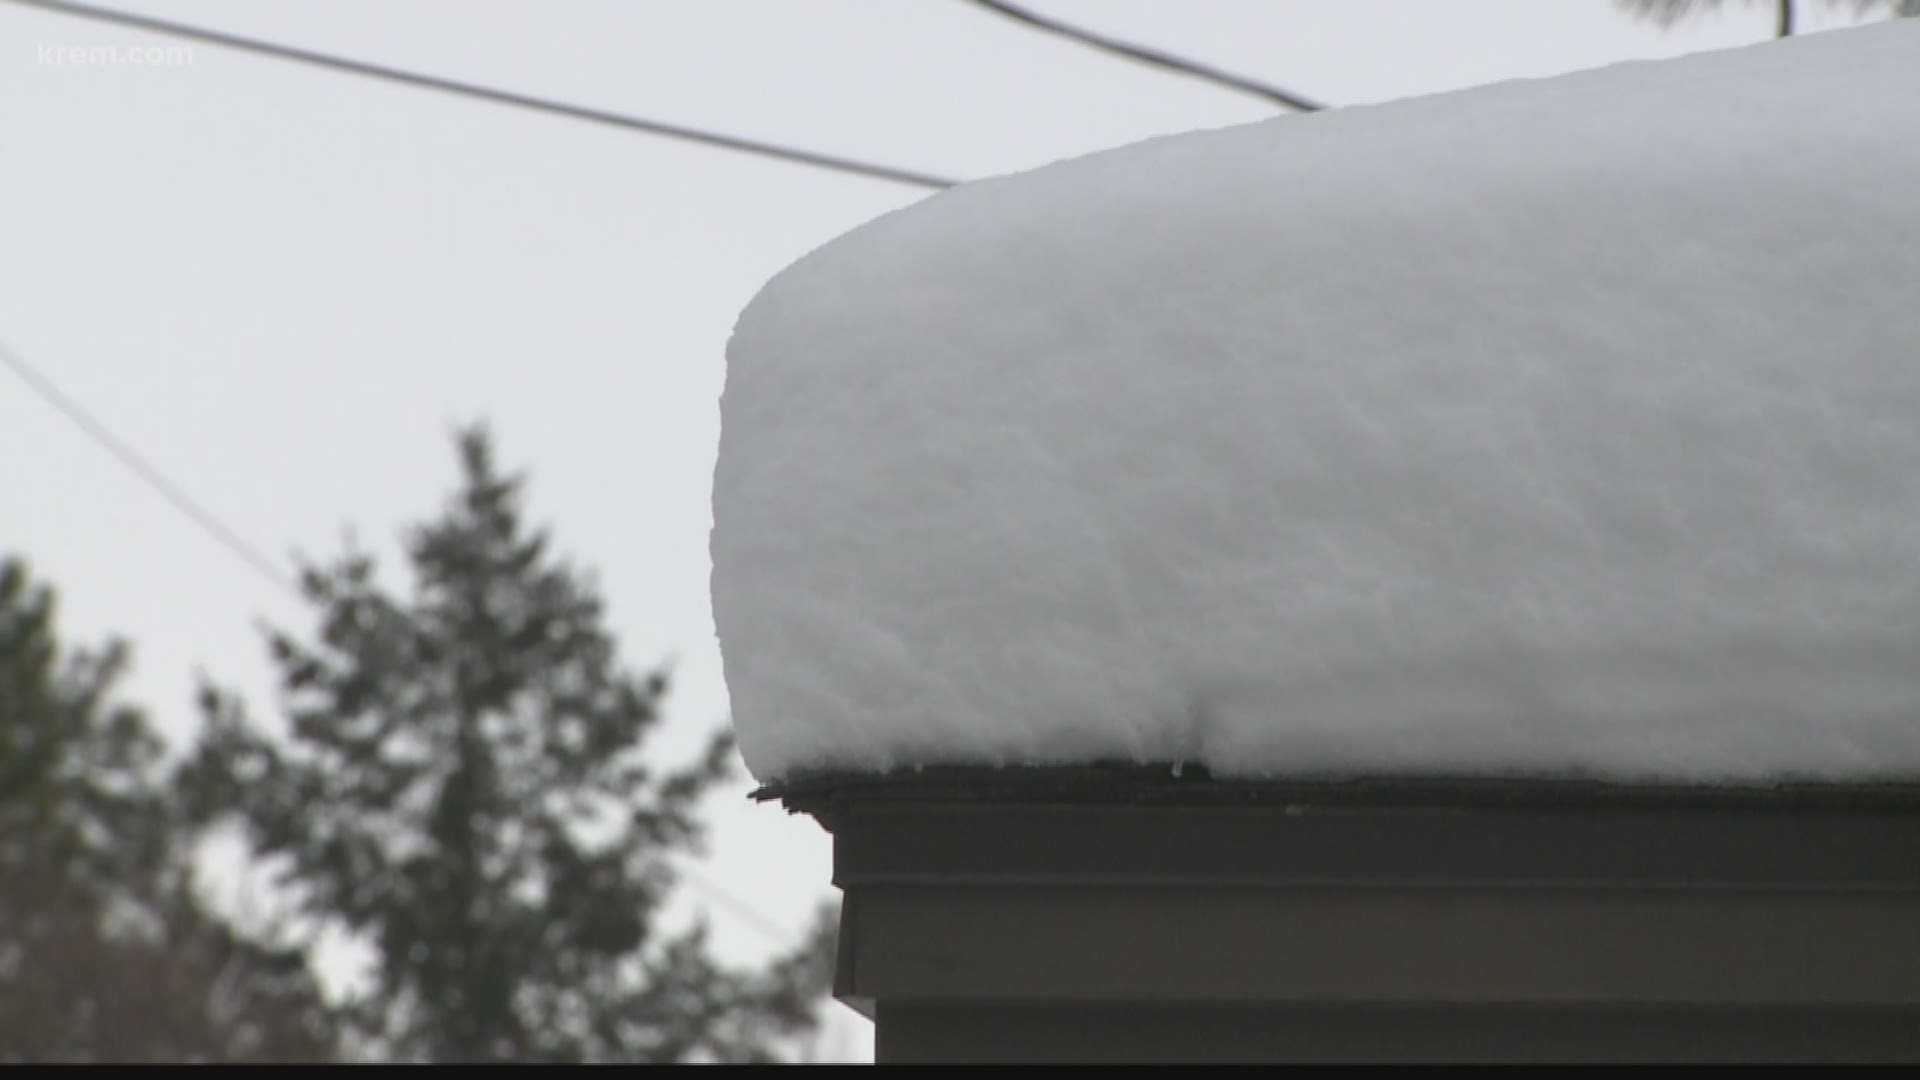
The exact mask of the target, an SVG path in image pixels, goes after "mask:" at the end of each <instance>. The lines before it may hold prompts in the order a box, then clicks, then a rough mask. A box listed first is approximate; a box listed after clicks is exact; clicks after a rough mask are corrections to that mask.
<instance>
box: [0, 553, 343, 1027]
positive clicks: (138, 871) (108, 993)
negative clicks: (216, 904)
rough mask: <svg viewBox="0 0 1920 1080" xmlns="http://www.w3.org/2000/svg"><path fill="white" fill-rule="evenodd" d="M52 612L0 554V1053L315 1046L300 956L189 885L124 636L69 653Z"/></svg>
mask: <svg viewBox="0 0 1920 1080" xmlns="http://www.w3.org/2000/svg"><path fill="white" fill-rule="evenodd" d="M55 612H56V605H55V598H54V595H53V592H52V590H51V589H48V588H46V587H45V586H40V585H36V584H34V583H33V581H32V579H31V576H30V575H29V573H28V571H27V568H26V567H25V565H24V564H22V563H20V562H18V561H16V560H11V559H5V560H0V1060H4V1061H40V1062H47V1061H119V1062H135V1061H140V1062H175V1061H209V1062H236V1061H270V1060H301V1061H312V1060H324V1059H326V1058H328V1057H330V1056H331V1055H332V1041H331V1034H330V1022H329V1018H328V1015H327V1011H326V1009H325V1007H324V1003H323V1001H322V999H321V996H320V993H319V989H318V987H317V985H316V984H315V982H314V981H313V979H312V977H311V975H310V973H309V972H308V970H307V967H306V964H305V961H304V959H303V958H302V957H301V956H300V955H298V954H297V953H292V952H288V951H285V950H276V949H273V948H270V947H267V946H263V945H260V944H258V943H255V942H252V941H250V940H247V939H246V938H244V937H242V936H241V935H239V934H237V933H235V932H234V931H233V930H232V929H231V928H229V927H228V926H226V925H225V924H224V923H223V922H221V921H220V920H219V919H218V918H217V917H215V916H214V915H213V914H212V913H210V912H208V911H207V910H205V909H204V908H203V907H202V906H201V905H200V903H199V902H198V901H197V899H196V898H195V895H194V891H193V875H192V874H191V872H190V870H189V868H188V865H187V861H188V857H189V851H188V849H187V846H186V845H185V844H183V843H182V842H181V839H182V837H181V834H180V833H178V832H176V830H175V828H174V826H175V824H176V822H177V815H175V813H174V812H173V800H172V797H171V792H170V790H169V789H168V787H167V786H166V784H165V778H164V774H163V771H162V760H161V759H162V756H163V754H164V752H165V748H164V746H163V744H162V743H161V740H160V739H159V737H158V736H157V735H156V734H155V733H154V731H153V730H152V729H151V727H150V725H149V724H148V722H147V719H146V717H145V715H144V714H142V713H141V712H140V711H139V710H138V709H135V708H133V707H131V706H129V705H126V704H123V703H120V702H118V701H116V700H115V699H114V695H115V687H116V685H117V683H118V681H119V679H120V677H121V675H122V673H123V672H124V670H125V668H126V664H127V661H128V650H127V648H126V646H125V645H124V644H122V643H119V642H113V643H110V644H108V645H107V646H106V647H105V648H104V649H100V650H97V651H96V650H75V651H71V652H69V651H68V650H66V649H64V648H63V647H62V644H61V642H60V640H59V637H58V635H57V633H56V630H55Z"/></svg>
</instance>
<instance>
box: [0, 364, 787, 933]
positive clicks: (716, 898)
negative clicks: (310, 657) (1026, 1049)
mask: <svg viewBox="0 0 1920 1080" xmlns="http://www.w3.org/2000/svg"><path fill="white" fill-rule="evenodd" d="M0 364H4V365H6V367H7V368H8V370H10V371H12V372H13V373H14V374H15V375H17V376H19V378H20V381H21V382H23V383H25V384H26V385H27V389H29V390H31V391H33V392H34V394H36V395H37V396H38V397H39V398H40V399H41V400H42V401H44V402H46V403H47V404H48V405H50V406H52V407H53V409H54V410H55V411H57V412H58V413H60V415H62V416H64V417H65V418H66V419H67V420H68V421H69V422H70V423H72V424H73V425H74V426H75V427H77V428H79V429H80V430H81V431H82V432H84V433H85V434H86V435H87V437H88V438H91V439H92V440H93V441H94V442H95V443H98V444H99V445H100V446H101V447H102V448H103V449H105V450H106V451H107V452H108V453H110V454H112V455H113V456H114V457H116V458H118V459H119V460H120V463H121V464H122V465H125V466H126V467H127V468H128V469H130V470H132V471H133V473H134V475H136V476H138V477H139V478H140V479H141V480H143V481H145V482H146V483H147V485H148V486H149V487H152V488H153V489H154V490H155V491H157V492H159V493H160V495H161V496H162V497H164V498H165V499H166V500H167V502H168V503H170V504H172V506H173V507H174V509H176V510H178V511H180V512H181V513H183V514H185V515H186V516H187V517H188V518H190V519H191V520H192V521H193V522H194V524H196V525H198V526H200V528H201V529H202V530H204V531H205V532H206V533H207V535H209V536H211V537H213V539H214V540H216V541H218V542H219V544H220V546H222V547H224V548H226V549H227V551H228V553H230V554H232V555H233V556H235V557H236V558H238V559H240V561H242V562H244V563H246V564H247V565H248V566H250V567H252V568H253V569H254V570H255V571H257V572H258V573H259V574H260V575H261V576H262V577H264V578H266V579H267V580H268V581H270V582H272V583H273V584H274V585H275V587H277V588H280V589H283V590H285V591H286V592H287V593H289V594H290V595H292V596H293V597H295V598H296V599H301V598H302V596H301V593H300V590H299V589H298V588H297V587H296V586H295V585H294V583H293V579H292V578H290V577H288V576H287V575H286V573H285V572H284V571H282V570H281V569H280V568H279V566H277V565H276V564H275V563H274V561H273V560H272V559H270V558H268V557H267V556H266V555H264V554H262V553H261V551H260V549H259V548H257V547H254V546H253V545H252V544H249V543H248V542H247V541H246V539H245V538H243V537H242V536H241V535H240V534H239V533H238V532H236V531H235V530H233V529H232V528H229V527H228V526H227V525H226V523H225V522H223V521H221V520H220V518H219V517H218V516H217V515H216V514H214V512H213V511H212V510H210V509H208V508H207V506H206V504H204V503H202V502H201V501H200V500H198V499H196V498H194V497H193V496H192V495H191V494H190V493H188V491H187V490H186V488H184V487H182V486H181V485H180V484H179V483H177V482H175V481H174V480H172V479H171V478H169V477H168V476H167V474H166V473H165V472H163V471H161V469H160V467H159V466H157V465H155V464H153V462H151V461H149V460H148V459H147V458H146V457H145V456H144V455H142V454H141V453H140V451H138V450H136V449H134V448H133V447H132V446H131V445H129V444H128V443H127V441H126V440H125V439H122V438H120V437H119V436H118V435H115V434H114V433H113V430H112V429H111V428H109V427H107V425H106V424H105V423H103V422H102V421H101V420H99V419H98V418H97V417H95V416H94V415H93V414H92V413H90V412H88V411H87V410H86V409H85V408H84V407H82V406H81V405H80V403H79V402H78V401H75V400H74V399H73V398H72V397H71V396H70V395H68V394H67V393H65V392H64V391H62V390H61V389H60V388H59V387H58V386H55V385H54V383H53V381H52V380H51V379H48V378H47V377H46V376H45V375H43V374H41V372H40V371H39V370H38V369H36V368H35V367H34V366H33V365H32V364H29V363H27V361H26V358H24V357H22V356H21V355H20V354H19V353H18V352H16V351H14V349H13V348H12V347H11V346H9V345H8V344H7V343H6V342H4V341H0ZM676 869H677V870H678V871H679V873H680V875H681V876H682V877H684V878H685V879H686V880H687V882H688V883H689V884H691V885H692V886H693V887H694V888H695V889H698V890H699V891H700V892H703V893H705V894H706V895H707V899H708V900H709V901H711V902H713V903H715V904H716V905H718V906H719V907H722V908H725V909H726V910H727V911H729V912H730V913H732V914H733V916H734V917H735V918H737V919H739V920H740V921H741V922H744V923H746V924H748V925H749V926H752V927H753V928H754V929H755V930H757V931H759V932H760V933H761V934H763V935H765V936H766V937H767V938H768V939H769V940H772V941H774V942H775V943H776V944H785V943H786V942H788V941H790V940H791V939H792V935H791V934H790V933H789V932H788V931H787V929H786V928H785V927H783V926H781V925H780V923H779V922H778V921H777V920H775V919H774V918H772V917H771V916H769V915H766V914H765V913H763V912H761V911H759V910H758V909H756V908H755V907H754V906H753V905H752V904H750V903H748V902H747V901H745V900H742V899H741V898H739V897H738V896H735V895H733V894H732V893H730V892H728V891H727V890H725V889H723V888H721V887H720V886H719V885H717V884H715V883H714V882H713V880H712V879H710V878H708V877H706V876H705V875H704V874H702V873H701V872H699V871H698V870H695V869H692V868H691V867H688V866H686V865H684V864H681V865H678V866H677V867H676Z"/></svg>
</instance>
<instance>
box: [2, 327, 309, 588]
mask: <svg viewBox="0 0 1920 1080" xmlns="http://www.w3.org/2000/svg"><path fill="white" fill-rule="evenodd" d="M0 363H4V364H5V365H6V366H7V367H8V368H9V369H11V370H12V371H13V373H14V374H15V375H17V376H19V377H20V381H21V382H24V383H26V384H27V389H29V390H32V391H33V392H34V393H35V394H37V395H38V396H39V397H40V400H42V401H44V402H46V403H47V404H48V405H50V406H52V407H53V408H54V409H55V410H56V411H58V412H59V413H60V414H61V415H62V416H65V417H66V418H67V420H68V421H69V422H71V423H72V424H73V425H74V426H75V427H77V428H79V429H80V430H81V431H82V432H84V433H86V435H87V437H88V438H90V439H92V440H93V441H94V442H95V443H98V444H99V445H100V446H101V447H102V448H103V449H105V450H106V451H107V453H109V454H112V455H113V456H114V457H116V458H119V459H120V463H121V464H122V465H125V466H126V467H127V468H129V469H131V470H132V471H133V474H134V475H135V476H138V477H139V478H140V479H141V480H143V481H145V482H146V484H147V486H148V487H151V488H152V489H153V490H155V491H157V492H159V493H160V495H161V497H162V498H164V499H166V500H167V501H168V502H169V503H172V504H173V507H174V509H176V510H178V511H180V512H181V513H183V514H185V515H187V517H189V518H191V519H192V520H193V522H194V524H196V525H198V526H200V528H201V529H202V530H204V531H205V532H206V533H207V535H208V536H211V537H213V538H214V540H216V541H218V542H219V544H220V546H222V547H224V548H226V549H227V550H228V551H229V552H230V553H232V554H233V555H234V556H236V557H237V558H239V559H240V561H242V562H244V563H246V564H247V565H248V566H251V567H253V569H254V570H255V571H257V572H258V573H259V574H260V576H262V577H264V578H266V579H267V580H268V581H271V582H273V584H274V585H275V586H277V587H279V588H282V589H285V590H286V591H288V592H290V593H292V594H293V595H294V596H299V595H300V590H299V589H297V588H295V587H294V584H293V579H292V578H290V577H288V576H287V575H286V573H285V571H283V570H281V569H280V567H279V565H278V564H277V563H276V562H275V561H274V560H273V559H270V558H268V557H267V556H266V555H264V554H262V553H261V552H260V549H259V548H256V547H254V546H253V545H252V544H249V543H247V541H246V540H245V539H244V538H242V537H241V535H240V534H239V533H237V532H235V531H234V530H232V529H230V528H228V527H227V526H226V524H225V523H224V522H222V521H221V520H220V519H219V518H218V517H217V516H215V514H214V513H213V511H211V510H209V509H207V507H206V504H204V503H202V502H201V501H200V500H198V499H196V498H194V497H193V496H192V495H191V494H188V492H187V490H186V489H185V488H184V487H181V486H180V485H179V484H178V483H175V482H174V481H173V480H172V479H170V478H169V477H168V476H167V474H166V473H164V472H162V471H161V470H160V467H159V466H157V465H155V464H153V463H152V462H151V461H149V460H147V458H146V457H144V456H143V455H142V454H141V453H140V452H139V451H138V450H135V449H134V448H133V447H132V446H129V445H128V444H127V442H126V441H125V440H124V439H121V438H120V437H119V436H118V435H115V434H114V433H113V431H112V429H110V428H108V427H107V425H106V424H104V423H101V422H100V420H99V419H97V418H96V417H95V416H94V415H93V414H92V413H90V412H88V411H87V410H86V409H84V408H82V407H81V405H80V403H79V402H77V401H75V400H74V399H73V398H72V397H70V396H68V395H67V394H66V393H64V392H63V391H61V389H60V388H59V387H57V386H55V385H54V384H53V381H52V380H51V379H48V378H47V377H46V376H45V375H42V374H41V373H40V372H39V371H38V370H36V369H35V368H34V367H33V365H31V364H29V363H27V361H26V358H25V357H22V356H21V355H20V354H19V353H17V352H15V351H14V350H13V349H12V348H11V347H9V346H8V345H7V344H6V342H3V341H0Z"/></svg>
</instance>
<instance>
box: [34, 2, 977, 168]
mask: <svg viewBox="0 0 1920 1080" xmlns="http://www.w3.org/2000/svg"><path fill="white" fill-rule="evenodd" d="M5 2H7V3H12V4H15V5H18V6H21V7H30V8H38V9H40V10H42V11H50V12H55V13H58V14H61V15H69V16H72V17H74V18H80V19H92V20H95V21H97V22H104V23H111V24H113V25H116V26H124V27H130V28H132V29H135V30H145V31H148V32H151V33H155V34H164V35H167V36H169V37H176V38H183V39H185V40H188V41H197V42H202V43H205V44H209V45H219V46H222V47H225V48H230V49H239V50H241V51H244V52H250V53H256V54H258V55H261V56H271V57H274V58H276V59H280V60H292V61H295V62H297V63H302V64H311V65H313V66H315V67H320V68H326V69H328V70H331V71H345V72H350V73H352V74H355V75H364V76H367V77H369V78H374V79H384V80H386V81H388V82H393V83H400V84H402V85H406V86H413V87H418V88H422V89H427V90H438V91H441V92H443V93H448V94H454V95H458V96H462V97H468V98H474V99H477V100H480V101H487V102H491V103H493V104H495V105H508V106H512V107H514V108H519V109H527V110H530V111H533V112H538V113H545V114H548V115H552V116H564V117H567V118H569V119H573V120H584V121H587V122H589V123H595V124H605V125H607V126H609V127H615V128H620V129H622V130H625V131H637V132H641V133H643V134H647V135H658V136H661V137H663V138H668V139H679V140H681V141H683V142H689V143H696V144H698V145H701V146H709V147H716V148H719V149H722V150H732V151H735V152H737V153H743V154H755V155H758V156H760V157H765V158H772V159H774V160H777V161H784V162H787V163H788V164H791V165H808V166H812V167H814V168H817V169H830V170H832V171H835V172H840V173H846V174H848V175H851V176H861V177H865V178H867V179H869V180H886V181H889V182H891V183H895V184H907V185H911V186H913V187H921V188H930V189H939V188H949V187H952V186H953V185H954V184H956V183H958V181H956V180H952V179H949V178H947V177H944V176H935V175H932V174H931V173H923V172H919V171H916V170H913V169H901V168H895V167H894V166H891V165H879V164H875V163H873V162H868V161H860V160H857V159H854V158H848V157H840V156H837V155H834V154H824V153H820V152H818V151H814V150H803V149H800V148H798V147H792V146H781V145H778V144H775V143H768V142H761V141H759V140H757V139H749V138H745V137H743V136H739V135H728V134H724V133H722V132H716V131H707V130H704V129H701V128H695V127H689V126H687V125H684V124H674V123H668V122H667V121H664V120H649V119H646V118H643V117H637V116H628V115H624V114H622V113H615V112H608V111H606V110H603V109H594V108H588V107H586V106H583V105H573V104H569V103H567V102H563V101H554V100H552V99H550V98H541V97H534V96H532V95H530V94H519V93H515V92H513V91H510V90H496V89H494V88H492V87H487V86H481V85H478V84H476V83H469V82H462V81H460V80H457V79H445V78H441V77H439V76H437V75H423V74H420V73H418V72H413V71H406V70H403V69H401V68H395V67H387V66H385V65H383V64H373V63H368V62H367V61H364V60H354V59H351V58H349V57H344V56H334V55H331V54H328V53H321V52H314V51H312V50H309V49H300V48H295V47H293V46H290V45H279V44H275V43H274V42H270V41H262V40H260V39H257V38H249V37H242V36H240V35H238V34H229V33H226V32H224V31H219V30H208V29H205V28H203V27H198V26H189V25H187V24H185V23H177V22H170V21H168V20H165V19H154V18H149V17H147V16H145V15H133V14H129V13H127V12H123V11H115V10H113V9H111V8H103V7H96V6H94V5H92V4H76V3H70V2H68V0H5Z"/></svg>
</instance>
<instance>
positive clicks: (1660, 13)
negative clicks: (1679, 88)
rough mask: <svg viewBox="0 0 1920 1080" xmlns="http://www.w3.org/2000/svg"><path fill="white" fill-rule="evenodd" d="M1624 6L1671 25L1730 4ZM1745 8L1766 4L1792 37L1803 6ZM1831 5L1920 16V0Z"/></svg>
mask: <svg viewBox="0 0 1920 1080" xmlns="http://www.w3.org/2000/svg"><path fill="white" fill-rule="evenodd" d="M1614 2H1615V3H1616V4H1618V5H1619V6H1620V7H1621V8H1624V9H1625V10H1627V11H1629V12H1631V13H1632V14H1634V15H1636V16H1638V17H1640V18H1645V19H1651V20H1653V21H1654V22H1656V23H1658V24H1659V25H1660V26H1661V27H1670V26H1672V25H1674V24H1675V23H1677V22H1679V21H1680V20H1682V19H1684V18H1687V17H1688V16H1690V15H1694V14H1696V13H1698V12H1701V11H1714V10H1719V9H1721V8H1724V7H1726V6H1727V0H1614ZM1737 2H1738V3H1739V4H1740V5H1741V6H1743V7H1765V8H1768V9H1770V10H1771V11H1772V12H1773V24H1774V31H1773V32H1774V36H1775V37H1791V36H1792V35H1793V33H1794V31H1795V30H1796V29H1797V28H1798V25H1799V22H1798V15H1799V13H1800V8H1801V5H1800V3H1799V2H1798V0H1737ZM1827 6H1829V7H1849V8H1852V9H1853V13H1854V15H1855V17H1860V18H1864V17H1866V16H1868V15H1872V14H1881V15H1888V16H1892V17H1895V18H1913V17H1916V16H1920V0H1827Z"/></svg>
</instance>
